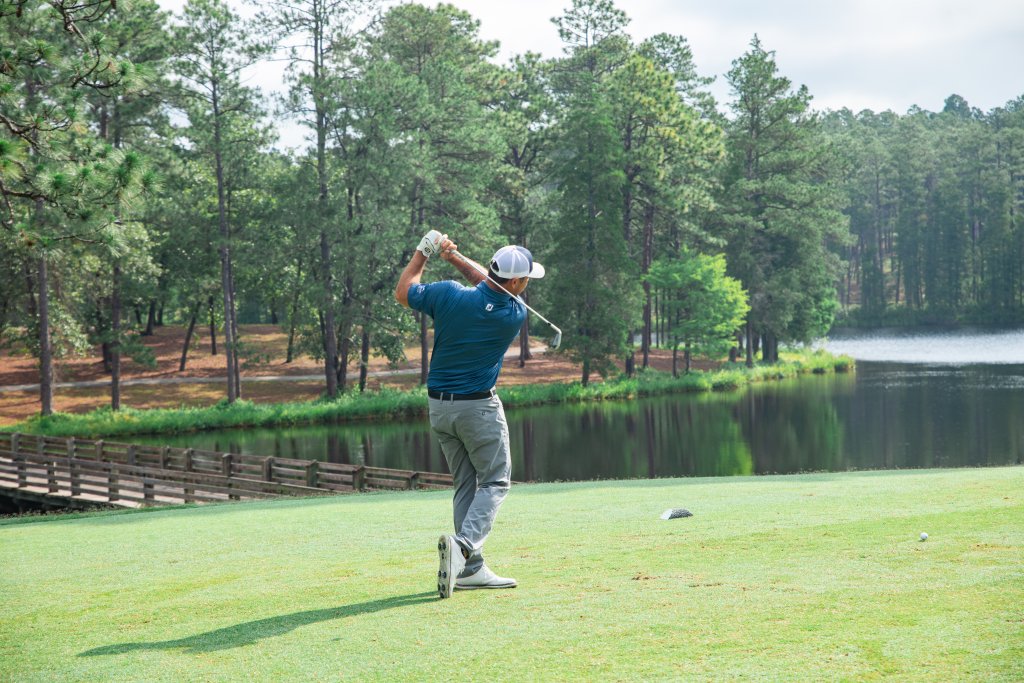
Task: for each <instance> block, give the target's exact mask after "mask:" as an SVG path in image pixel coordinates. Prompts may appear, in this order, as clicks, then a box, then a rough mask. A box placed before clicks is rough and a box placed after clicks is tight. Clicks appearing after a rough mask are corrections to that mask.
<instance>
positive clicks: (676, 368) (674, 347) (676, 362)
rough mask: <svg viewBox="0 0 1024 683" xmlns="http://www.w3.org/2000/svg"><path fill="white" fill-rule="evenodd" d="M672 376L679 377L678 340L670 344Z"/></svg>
mask: <svg viewBox="0 0 1024 683" xmlns="http://www.w3.org/2000/svg"><path fill="white" fill-rule="evenodd" d="M672 376H673V377H676V378H678V377H679V342H676V343H675V344H673V345H672Z"/></svg>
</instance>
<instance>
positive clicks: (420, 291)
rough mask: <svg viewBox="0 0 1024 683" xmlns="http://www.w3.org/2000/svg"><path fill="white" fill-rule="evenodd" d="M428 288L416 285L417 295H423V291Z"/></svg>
mask: <svg viewBox="0 0 1024 683" xmlns="http://www.w3.org/2000/svg"><path fill="white" fill-rule="evenodd" d="M426 288H427V286H426V285H416V293H417V294H422V293H423V290H424V289H426Z"/></svg>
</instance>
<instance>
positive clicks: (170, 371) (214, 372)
mask: <svg viewBox="0 0 1024 683" xmlns="http://www.w3.org/2000/svg"><path fill="white" fill-rule="evenodd" d="M184 339H185V328H184V327H183V326H178V325H170V326H166V327H160V328H157V330H156V333H155V334H154V335H153V336H152V337H147V338H144V339H143V342H144V343H145V344H146V346H148V347H149V348H151V349H152V350H153V354H154V356H155V357H156V367H153V368H148V367H146V366H144V365H140V364H138V363H134V362H132V361H131V360H129V359H125V360H124V361H122V370H121V377H122V379H124V380H128V379H143V378H148V379H165V380H174V379H177V378H200V377H202V378H211V379H217V378H223V377H224V355H223V351H221V353H219V354H218V355H216V356H214V355H211V353H210V343H209V334H208V332H206V331H199V330H197V332H196V338H194V339H193V345H192V350H191V351H190V353H189V358H188V363H187V366H186V369H185V371H184V372H179V371H178V362H179V360H180V358H181V347H182V343H183V342H184ZM217 341H218V343H221V342H222V339H221V338H219V337H218V340H217ZM242 341H243V343H244V344H245V345H246V347H247V349H248V354H247V355H248V356H249V358H248V360H246V361H245V362H244V364H243V368H242V393H243V396H244V398H246V399H249V400H251V401H253V402H255V403H275V402H289V401H308V400H311V399H314V398H316V397H317V396H319V395H320V394H321V393H322V392H323V390H324V382H323V379H322V378H321V377H322V373H323V367H322V365H321V361H317V360H316V359H314V358H312V357H310V356H300V357H297V358H295V359H294V360H293V361H292V362H291V363H285V356H286V354H285V351H286V348H287V342H288V339H287V335H286V334H285V332H284V331H282V329H281V328H280V327H277V326H276V325H243V326H242ZM514 348H515V347H514ZM405 355H406V359H405V360H404V361H402V362H401V363H399V364H398V365H396V366H391V365H389V364H388V362H387V359H385V358H380V357H372V358H371V359H370V363H369V371H370V372H371V373H373V372H380V371H387V370H403V369H406V370H416V369H418V368H419V367H420V348H419V345H418V344H417V345H414V346H410V347H408V348H406V350H405ZM517 358H518V357H517V356H516V357H513V358H510V359H508V360H506V361H505V367H504V369H503V371H502V374H501V378H500V380H499V386H501V385H513V384H540V383H548V382H574V381H578V380H579V379H580V373H581V369H580V367H579V366H578V365H576V364H574V363H572V362H570V361H569V360H567V359H565V358H563V357H559V356H557V355H548V354H535V356H534V358H533V359H532V360H529V361H527V363H526V365H525V367H522V368H520V367H519V363H518V360H517ZM640 361H641V358H640V356H639V354H638V356H637V363H638V364H639V363H640ZM650 364H651V366H652V367H654V368H656V369H658V370H665V371H670V370H671V369H672V352H671V351H665V350H660V349H656V350H654V352H653V353H652V354H651V363H650ZM708 365H709V364H707V363H704V364H703V365H702V367H707V366H708ZM302 375H317V376H318V377H317V379H314V380H301V381H299V380H288V381H260V382H246V381H245V380H246V378H254V377H271V376H288V377H295V376H302ZM109 377H110V376H109V375H108V374H106V373H105V372H104V370H103V363H102V362H101V360H100V351H99V348H96V349H93V352H92V353H91V354H90V355H88V356H84V357H76V358H64V359H60V360H58V361H57V362H56V363H55V369H54V381H55V382H84V381H95V380H109ZM348 379H349V383H350V385H357V384H358V381H359V367H358V359H353V362H352V363H350V365H349V377H348ZM592 380H594V381H599V380H600V377H598V376H596V375H594V376H593V377H592ZM418 381H419V375H418V374H399V375H390V376H372V375H371V377H370V378H369V380H368V381H367V387H368V388H369V389H377V388H380V387H382V386H387V387H412V386H415V385H416V384H417V383H418ZM38 382H39V370H38V362H37V361H36V359H35V358H33V357H31V356H30V355H28V354H25V353H17V352H12V351H11V350H10V349H4V350H2V351H0V387H4V386H13V385H21V384H35V383H38ZM225 392H226V386H225V384H224V382H216V381H211V382H209V383H202V384H173V383H166V384H160V385H137V386H126V387H122V389H121V402H122V405H124V406H131V407H133V408H174V407H178V406H181V405H187V406H209V405H213V404H215V403H216V402H217V401H219V400H221V399H222V398H224V395H225ZM109 404H110V389H109V388H108V387H88V388H62V389H57V390H55V392H54V410H56V411H58V412H64V413H85V412H88V411H90V410H93V409H95V408H99V407H102V406H106V405H109ZM38 412H39V392H38V390H32V391H13V392H0V426H5V425H11V424H14V423H16V422H21V421H22V420H25V419H26V418H28V417H31V416H32V415H35V414H36V413H38Z"/></svg>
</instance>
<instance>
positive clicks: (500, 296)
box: [476, 280, 515, 301]
mask: <svg viewBox="0 0 1024 683" xmlns="http://www.w3.org/2000/svg"><path fill="white" fill-rule="evenodd" d="M476 288H477V289H482V290H483V291H484V294H485V295H486V296H489V297H491V298H492V299H496V300H498V301H506V300H508V301H515V297H514V296H512V295H510V294H507V293H506V292H496V291H494V290H493V289H491V288H490V287H488V286H487V280H481V281H480V283H479V284H477V286H476Z"/></svg>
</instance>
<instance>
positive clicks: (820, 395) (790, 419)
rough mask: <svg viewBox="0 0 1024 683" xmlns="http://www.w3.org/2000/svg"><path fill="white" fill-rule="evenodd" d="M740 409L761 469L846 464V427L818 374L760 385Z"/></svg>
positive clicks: (796, 469)
mask: <svg viewBox="0 0 1024 683" xmlns="http://www.w3.org/2000/svg"><path fill="white" fill-rule="evenodd" d="M734 413H735V416H736V419H737V421H738V422H739V424H740V425H741V429H742V433H743V436H744V440H745V441H746V442H747V443H748V444H749V445H750V450H751V453H752V454H753V462H754V471H755V472H757V473H758V474H772V473H779V474H789V473H794V472H808V471H819V470H829V471H831V470H835V469H842V464H843V427H842V423H841V421H840V419H839V415H838V414H837V413H836V409H835V406H834V404H833V402H832V396H831V393H830V391H829V389H828V387H827V385H824V384H821V383H817V382H814V381H813V379H812V380H810V381H803V380H796V381H789V382H782V383H779V384H778V385H772V386H761V387H757V388H754V389H751V390H750V391H747V392H746V394H745V395H744V396H743V398H742V399H741V400H739V401H738V402H737V403H736V406H735V409H734Z"/></svg>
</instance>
